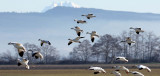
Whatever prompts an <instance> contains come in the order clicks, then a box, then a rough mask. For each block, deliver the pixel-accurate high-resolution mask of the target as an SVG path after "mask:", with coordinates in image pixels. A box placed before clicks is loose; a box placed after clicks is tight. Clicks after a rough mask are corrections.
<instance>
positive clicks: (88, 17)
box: [82, 14, 96, 19]
mask: <svg viewBox="0 0 160 76" xmlns="http://www.w3.org/2000/svg"><path fill="white" fill-rule="evenodd" d="M82 16H86V17H87V19H90V18H93V17H96V16H94V15H93V14H88V15H82Z"/></svg>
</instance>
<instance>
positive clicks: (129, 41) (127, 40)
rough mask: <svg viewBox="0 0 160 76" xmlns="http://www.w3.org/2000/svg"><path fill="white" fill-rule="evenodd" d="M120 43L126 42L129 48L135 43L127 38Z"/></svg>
mask: <svg viewBox="0 0 160 76" xmlns="http://www.w3.org/2000/svg"><path fill="white" fill-rule="evenodd" d="M121 42H126V43H128V45H129V46H131V44H132V43H136V42H135V41H132V39H131V37H127V38H126V40H125V41H121Z"/></svg>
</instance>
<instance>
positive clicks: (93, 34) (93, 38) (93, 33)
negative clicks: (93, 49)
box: [86, 31, 99, 42]
mask: <svg viewBox="0 0 160 76" xmlns="http://www.w3.org/2000/svg"><path fill="white" fill-rule="evenodd" d="M86 34H90V35H91V36H90V37H91V41H92V42H94V40H95V36H97V37H99V35H97V33H96V31H92V32H91V33H89V32H87V33H86Z"/></svg>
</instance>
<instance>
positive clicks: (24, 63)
mask: <svg viewBox="0 0 160 76" xmlns="http://www.w3.org/2000/svg"><path fill="white" fill-rule="evenodd" d="M28 62H29V60H27V59H22V60H20V59H18V66H21V65H24V66H25V68H26V69H29V65H28Z"/></svg>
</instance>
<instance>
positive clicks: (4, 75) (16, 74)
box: [0, 64, 160, 76]
mask: <svg viewBox="0 0 160 76" xmlns="http://www.w3.org/2000/svg"><path fill="white" fill-rule="evenodd" d="M117 65H118V64H117ZM146 65H149V64H146ZM150 65H151V66H152V67H158V66H159V64H150ZM2 66H3V68H4V67H15V68H17V69H12V70H9V69H5V70H2V69H1V70H0V76H114V75H112V74H110V73H111V71H113V69H110V68H106V71H107V73H106V74H98V75H93V72H92V71H90V70H88V69H87V68H88V66H89V65H43V67H46V68H43V69H42V68H41V69H38V67H40V65H37V66H34V65H32V67H31V69H30V70H25V69H23V67H17V66H15V65H14V66H12V65H1V66H0V67H2ZM95 66H102V67H112V66H113V64H110V65H107V64H106V65H105V64H101V65H95ZM125 66H128V67H131V66H132V64H125ZM36 67H37V69H36ZM41 67H42V66H41ZM49 67H50V68H49ZM79 67H82V68H80V69H78V68H79ZM85 67H86V69H85ZM47 68H49V69H47ZM54 68H55V69H54ZM71 68H74V69H71ZM130 70H131V71H139V70H136V69H130ZM120 72H121V73H122V76H133V75H132V74H126V73H125V72H123V71H120ZM140 72H141V73H143V74H144V75H145V76H159V75H160V69H158V68H156V69H153V68H152V72H151V73H149V72H147V71H146V70H142V71H140Z"/></svg>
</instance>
